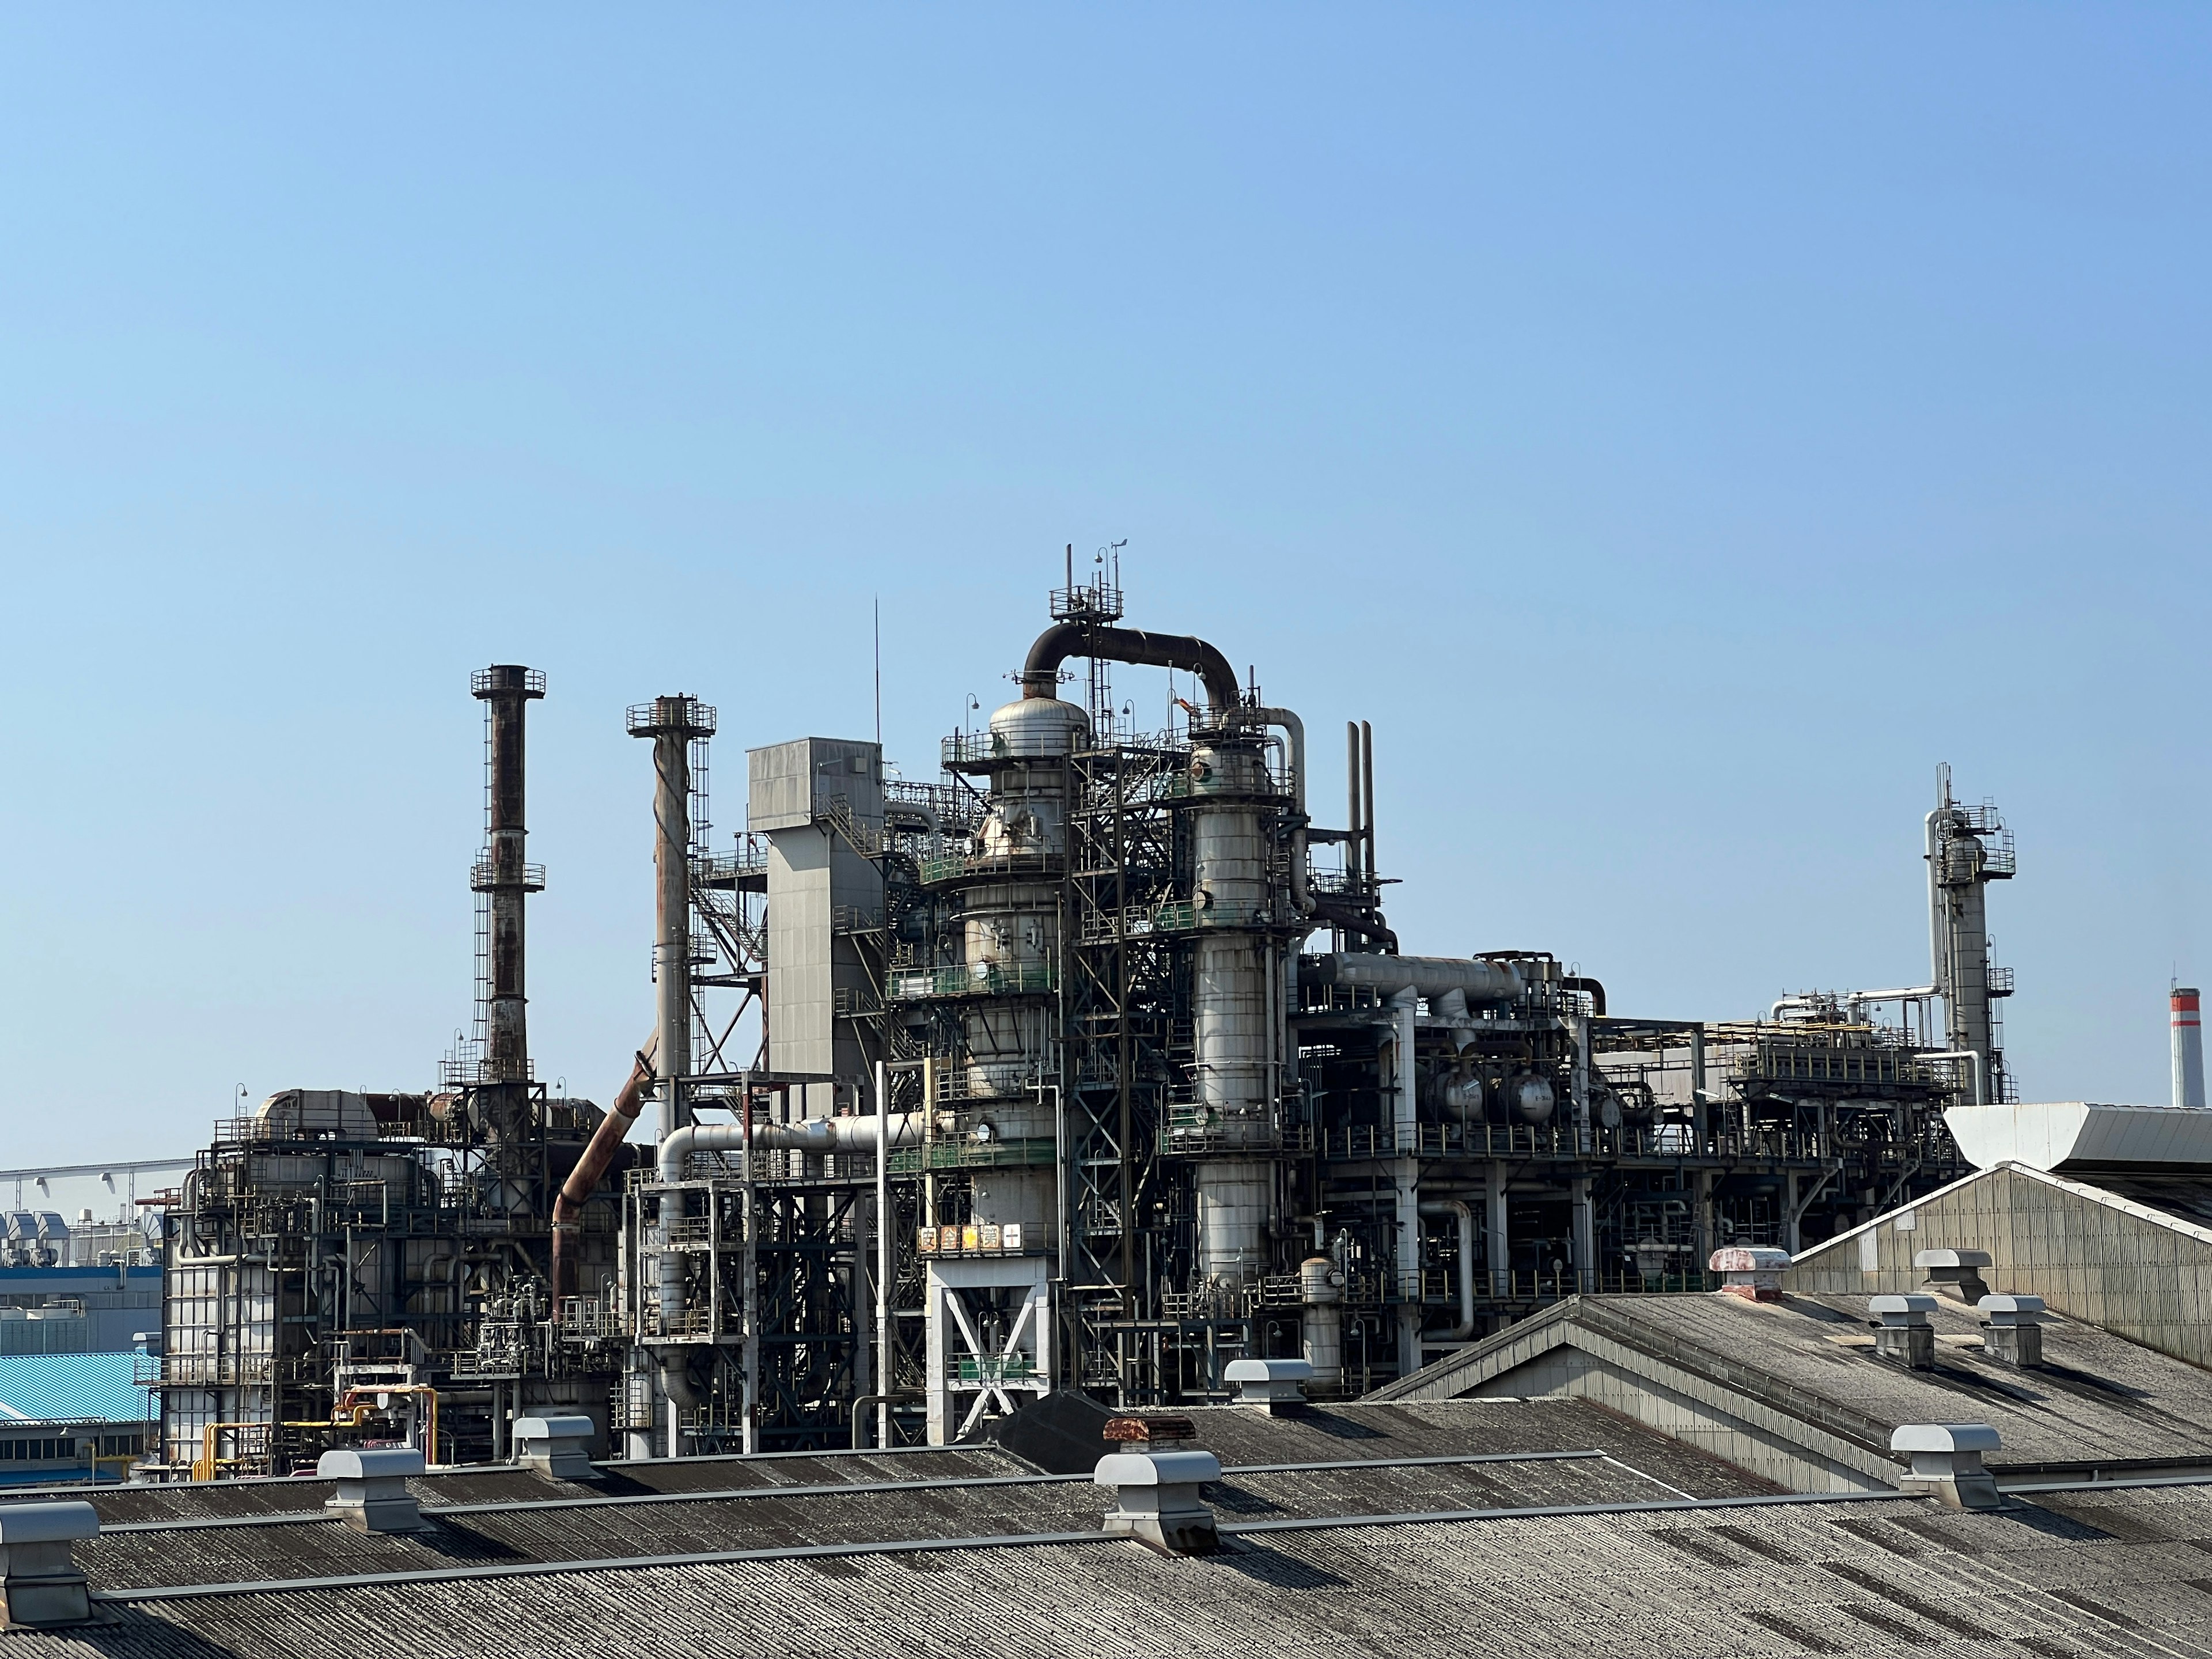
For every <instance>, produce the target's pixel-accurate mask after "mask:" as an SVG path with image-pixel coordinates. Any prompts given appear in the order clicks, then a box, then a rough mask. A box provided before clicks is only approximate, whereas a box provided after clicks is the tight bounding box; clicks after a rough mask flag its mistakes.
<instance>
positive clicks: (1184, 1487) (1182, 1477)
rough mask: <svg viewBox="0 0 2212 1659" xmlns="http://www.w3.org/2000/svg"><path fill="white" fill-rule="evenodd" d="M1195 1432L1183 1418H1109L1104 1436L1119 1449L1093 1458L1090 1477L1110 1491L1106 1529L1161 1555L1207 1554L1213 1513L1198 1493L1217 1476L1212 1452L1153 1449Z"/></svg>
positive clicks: (1214, 1537) (1213, 1541) (1212, 1540)
mask: <svg viewBox="0 0 2212 1659" xmlns="http://www.w3.org/2000/svg"><path fill="white" fill-rule="evenodd" d="M1195 1432H1196V1431H1195V1430H1194V1428H1193V1426H1192V1425H1191V1421H1190V1419H1188V1418H1187V1417H1170V1418H1158V1417H1155V1418H1140V1417H1115V1418H1110V1419H1108V1421H1107V1424H1106V1429H1105V1435H1106V1438H1107V1439H1109V1440H1112V1441H1118V1442H1120V1443H1121V1444H1122V1445H1123V1446H1124V1447H1125V1448H1126V1449H1125V1450H1121V1451H1118V1452H1109V1453H1108V1454H1107V1455H1105V1456H1103V1457H1102V1458H1100V1459H1099V1460H1098V1467H1097V1469H1096V1470H1094V1471H1093V1472H1092V1475H1091V1478H1092V1479H1093V1480H1096V1481H1097V1483H1098V1484H1099V1485H1100V1486H1107V1487H1110V1488H1112V1490H1113V1492H1114V1507H1113V1508H1112V1509H1110V1510H1107V1511H1106V1527H1105V1529H1106V1531H1108V1532H1109V1533H1112V1534H1118V1535H1119V1536H1121V1537H1124V1538H1134V1539H1136V1540H1138V1541H1139V1542H1142V1543H1145V1544H1148V1545H1150V1546H1151V1547H1152V1548H1154V1549H1156V1550H1158V1551H1159V1553H1161V1554H1163V1555H1211V1554H1212V1553H1213V1552H1214V1550H1215V1548H1216V1547H1218V1545H1219V1543H1220V1535H1219V1534H1218V1532H1216V1531H1215V1529H1214V1524H1213V1511H1212V1510H1210V1509H1208V1508H1207V1507H1206V1504H1205V1502H1204V1501H1203V1499H1202V1498H1200V1492H1201V1490H1202V1489H1203V1488H1204V1486H1205V1485H1206V1482H1207V1481H1209V1480H1219V1479H1221V1463H1220V1460H1219V1459H1218V1458H1216V1457H1215V1456H1214V1455H1213V1454H1212V1452H1209V1451H1199V1450H1196V1449H1191V1450H1188V1451H1158V1450H1155V1449H1153V1448H1154V1447H1155V1446H1156V1445H1162V1444H1173V1443H1175V1442H1176V1441H1178V1440H1188V1439H1189V1438H1191V1437H1193V1435H1194V1433H1195Z"/></svg>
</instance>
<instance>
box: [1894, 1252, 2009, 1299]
mask: <svg viewBox="0 0 2212 1659" xmlns="http://www.w3.org/2000/svg"><path fill="white" fill-rule="evenodd" d="M1912 1265H1913V1266H1914V1267H1917V1268H1919V1269H1920V1271H1921V1272H1923V1273H1926V1274H1927V1275H1928V1282H1927V1283H1926V1284H1924V1285H1922V1286H1921V1287H1920V1288H1921V1289H1922V1290H1923V1291H1927V1292H1928V1293H1929V1295H1931V1296H1948V1297H1950V1298H1951V1299H1952V1300H1953V1301H1954V1302H1963V1303H1965V1304H1966V1305H1967V1306H1969V1307H1972V1305H1973V1304H1975V1303H1977V1302H1979V1301H1980V1300H1981V1299H1982V1298H1983V1297H1985V1296H1987V1295H1988V1294H1989V1293H1990V1287H1989V1286H1988V1285H1984V1283H1983V1282H1982V1269H1983V1268H1984V1267H1988V1266H1989V1265H1990V1253H1989V1252H1988V1251H1987V1250H1920V1251H1917V1252H1916V1253H1915V1254H1914V1255H1913V1258H1912Z"/></svg>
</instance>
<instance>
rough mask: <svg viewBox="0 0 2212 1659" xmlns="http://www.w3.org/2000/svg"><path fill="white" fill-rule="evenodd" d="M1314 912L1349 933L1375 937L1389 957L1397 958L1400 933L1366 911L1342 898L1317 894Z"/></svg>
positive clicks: (1390, 958) (1329, 923)
mask: <svg viewBox="0 0 2212 1659" xmlns="http://www.w3.org/2000/svg"><path fill="white" fill-rule="evenodd" d="M1313 914H1314V915H1316V916H1318V917H1319V918H1320V919H1321V920H1322V921H1325V922H1327V923H1328V925H1329V926H1330V927H1340V928H1342V929H1343V930H1344V931H1345V932H1346V933H1358V935H1359V936H1360V937H1361V938H1363V939H1373V940H1374V941H1375V942H1376V944H1377V945H1381V946H1382V947H1383V950H1384V951H1385V952H1387V953H1388V957H1387V959H1389V960H1393V961H1395V959H1396V957H1397V955H1398V935H1397V934H1396V933H1393V932H1392V931H1391V930H1390V929H1389V928H1388V927H1384V926H1383V923H1382V922H1380V921H1377V920H1376V918H1375V917H1373V916H1370V915H1367V914H1366V913H1365V912H1364V911H1362V910H1360V909H1358V908H1355V907H1353V906H1352V905H1351V904H1349V903H1347V902H1345V901H1344V900H1342V899H1340V898H1330V897H1328V896H1326V895H1316V896H1315V898H1314V908H1313Z"/></svg>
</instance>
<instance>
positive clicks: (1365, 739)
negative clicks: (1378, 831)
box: [1359, 720, 1383, 896]
mask: <svg viewBox="0 0 2212 1659" xmlns="http://www.w3.org/2000/svg"><path fill="white" fill-rule="evenodd" d="M1359 829H1360V833H1361V834H1362V835H1364V836H1366V837H1367V878H1368V880H1370V881H1373V880H1374V879H1375V872H1376V871H1377V870H1380V869H1381V868H1382V867H1383V866H1381V865H1380V864H1377V863H1376V860H1375V728H1374V727H1373V726H1370V725H1369V724H1368V723H1367V722H1366V721H1365V720H1362V721H1360V722H1359ZM1381 892H1382V889H1381V888H1380V887H1377V888H1376V894H1377V895H1378V896H1379V895H1380V894H1381Z"/></svg>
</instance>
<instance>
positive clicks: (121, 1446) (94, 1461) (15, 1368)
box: [0, 1352, 159, 1486]
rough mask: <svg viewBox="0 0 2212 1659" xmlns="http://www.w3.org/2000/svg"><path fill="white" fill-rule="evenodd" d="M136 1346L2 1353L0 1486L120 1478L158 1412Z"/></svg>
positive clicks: (149, 1432) (136, 1455)
mask: <svg viewBox="0 0 2212 1659" xmlns="http://www.w3.org/2000/svg"><path fill="white" fill-rule="evenodd" d="M144 1358H145V1356H144V1355H143V1354H142V1353H136V1352H133V1353H64V1354H54V1353H42V1354H5V1355H0V1486H48V1485H52V1484H53V1483H55V1482H57V1481H66V1480H85V1481H90V1480H122V1479H123V1478H124V1477H125V1475H126V1474H129V1473H130V1469H131V1464H132V1463H134V1462H137V1460H138V1458H139V1457H140V1456H142V1455H143V1454H144V1452H145V1449H146V1447H147V1444H148V1443H149V1440H150V1439H151V1437H152V1436H153V1434H154V1424H155V1419H156V1418H157V1417H158V1415H159V1412H158V1408H157V1407H155V1403H154V1395H153V1391H152V1390H151V1389H146V1388H143V1387H141V1386H140V1385H139V1382H138V1370H139V1367H140V1366H141V1364H143V1361H144Z"/></svg>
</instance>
